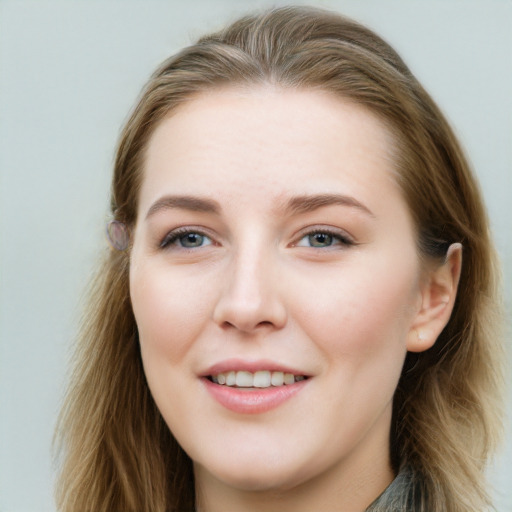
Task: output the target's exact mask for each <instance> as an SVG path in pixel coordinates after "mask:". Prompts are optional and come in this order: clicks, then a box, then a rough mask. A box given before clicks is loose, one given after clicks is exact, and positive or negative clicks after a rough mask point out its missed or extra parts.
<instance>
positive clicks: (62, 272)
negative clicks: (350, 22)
mask: <svg viewBox="0 0 512 512" xmlns="http://www.w3.org/2000/svg"><path fill="white" fill-rule="evenodd" d="M282 3H283V2H268V1H265V0H262V1H242V0H223V1H212V0H210V1H207V0H202V1H199V0H195V1H194V0H188V1H183V2H182V1H179V0H174V1H156V0H152V1H140V0H139V1H121V0H118V1H112V0H111V1H105V0H103V1H93V0H89V1H73V0H67V1H61V2H55V1H53V2H50V1H45V0H43V1H41V0H39V1H32V2H22V1H6V0H0V171H1V174H0V180H1V181H0V208H1V210H0V230H1V231H0V235H1V236H0V265H1V266H0V393H1V394H0V511H2V512H11V511H14V512H19V511H37V512H42V511H51V510H54V506H53V502H52V480H53V471H52V465H51V457H50V443H51V436H52V430H53V427H54V421H55V417H56V414H57V411H58V408H59V401H60V399H61V396H62V393H63V387H64V386H63V384H64V378H65V368H66V360H67V357H68V355H69V347H70V343H71V340H72V339H73V335H74V332H75V328H76V323H77V319H78V316H79V311H80V305H79V298H80V296H81V294H82V291H83V289H84V286H85V284H86V283H87V280H88V276H89V275H90V272H91V269H92V268H93V265H94V261H95V258H96V255H97V253H98V249H99V248H100V247H101V246H104V244H105V242H104V238H103V225H104V221H105V218H106V217H105V212H106V208H107V200H108V189H109V180H110V172H111V163H112V159H113V148H114V146H115V143H116V139H117V135H118V132H119V128H120V126H121V124H122V122H123V120H124V119H125V118H126V115H127V113H128V111H129V109H130V108H131V106H132V104H133V102H134V99H135V97H136V96H137V94H138V93H139V90H140V88H141V87H142V85H143V83H144V82H145V80H146V79H147V77H148V75H149V74H150V73H151V72H152V71H153V69H154V68H155V66H156V65H157V64H158V63H159V62H160V61H162V60H163V59H164V58H165V57H167V56H168V55H169V54H171V53H172V52H174V51H176V50H177V49H179V48H180V47H181V46H184V45H185V44H188V43H189V42H191V41H192V40H194V39H195V38H196V37H197V36H199V35H200V34H202V33H203V32H205V31H209V30H212V29H215V28H218V27H220V26H221V25H222V24H223V23H224V22H225V21H227V20H230V19H233V18H234V17H236V16H237V15H239V14H241V13H243V12H246V11H247V10H250V9H255V8H258V7H261V6H269V5H272V4H273V5H280V4H282ZM299 3H302V2H299ZM309 3H311V4H314V5H320V6H324V7H330V8H334V9H336V10H339V11H341V12H343V13H345V14H348V15H350V16H353V17H354V18H356V19H358V20H359V21H362V22H364V23H366V24H368V25H369V26H370V27H372V28H374V29H376V30H377V32H379V33H380V34H381V35H383V36H384V37H385V38H386V39H388V40H389V41H390V42H391V43H392V44H393V45H394V46H395V47H396V48H397V49H398V50H399V52H400V53H401V54H402V55H403V57H404V58H405V60H406V61H407V62H408V63H409V65H410V66H411V68H412V70H413V71H414V72H415V73H416V74H417V76H418V77H419V78H420V80H421V81H422V82H423V83H424V85H425V86H426V87H427V89H428V90H429V91H430V92H431V94H432V95H433V97H434V98H435V99H436V100H437V102H438V103H439V105H440V106H441V108H442V109H443V110H444V111H445V112H446V114H447V116H448V118H449V119H450V120H451V122H452V123H453V125H454V126H455V129H456V132H457V133H458V134H459V136H460V138H461V140H462V141H463V144H464V146H465V147H466V149H467V151H468V153H469V155H470V158H471V160H472V162H473V164H474V167H475V169H476V172H477V174H478V176H479V178H480V180H481V184H482V188H483V191H484V194H485V197H486V200H487V204H488V207H489V212H490V215H491V219H492V226H493V229H494V233H495V236H496V240H497V244H498V248H499V250H500V253H501V257H502V261H503V265H504V271H505V278H506V279H505V280H506V290H507V303H508V311H509V312H510V309H511V308H510V304H511V302H512V301H511V297H512V295H511V290H512V272H511V268H512V265H511V263H512V221H511V219H512V216H511V215H510V203H511V199H512V149H511V148H512V3H511V1H509V0H479V1H471V0H461V1H455V0H436V1H434V0H429V1H427V0H401V1H399V0H393V1H391V0H374V1H373V0H372V1H370V0H359V1H357V0H352V1H349V0H346V1H343V0H338V1H335V0H332V1H316V2H315V1H314V0H313V1H311V2H309ZM509 348H510V346H509ZM509 354H510V350H509ZM509 401H510V399H509ZM509 409H510V407H509ZM507 428H508V429H509V430H510V427H507ZM491 474H492V480H493V482H494V483H495V486H496V495H497V504H498V510H499V511H502V512H506V511H511V510H512V490H511V484H512V443H511V435H510V432H509V435H508V440H507V444H506V445H505V447H504V448H503V450H502V452H501V456H500V458H499V459H498V461H497V462H496V464H495V466H494V467H493V468H492V469H491Z"/></svg>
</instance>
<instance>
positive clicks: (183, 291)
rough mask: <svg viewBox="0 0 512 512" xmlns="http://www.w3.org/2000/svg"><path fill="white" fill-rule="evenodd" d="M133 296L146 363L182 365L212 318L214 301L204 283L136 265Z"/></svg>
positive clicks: (152, 266)
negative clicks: (206, 321) (149, 359)
mask: <svg viewBox="0 0 512 512" xmlns="http://www.w3.org/2000/svg"><path fill="white" fill-rule="evenodd" d="M130 296H131V301H132V307H133V311H134V315H135V320H136V322H137V327H138V331H139V339H140V345H141V351H142V355H143V359H144V360H145V364H146V359H148V358H149V357H150V356H151V355H153V356H155V357H156V358H159V359H160V360H161V361H162V362H164V361H165V362H167V363H171V364H178V363H180V362H181V361H182V360H183V358H184V357H185V355H186V354H187V352H188V350H189V348H190V346H191V344H192V343H193V341H194V339H196V337H197V335H198V333H199V332H200V331H201V329H202V326H203V323H204V320H205V318H208V316H209V304H210V300H209V298H208V294H207V293H206V290H205V289H204V287H203V286H201V283H198V282H197V280H193V279H192V280H190V279H186V278H185V279H184V278H183V277H181V276H180V274H179V273H176V272H172V271H171V270H170V269H169V268H168V267H167V268H166V266H165V265H164V266H161V265H158V264H151V263H143V264H140V265H137V264H135V265H133V266H132V268H131V270H130Z"/></svg>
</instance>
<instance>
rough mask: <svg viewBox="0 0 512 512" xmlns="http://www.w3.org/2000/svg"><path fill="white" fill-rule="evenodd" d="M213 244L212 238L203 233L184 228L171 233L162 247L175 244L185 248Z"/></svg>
mask: <svg viewBox="0 0 512 512" xmlns="http://www.w3.org/2000/svg"><path fill="white" fill-rule="evenodd" d="M211 244H212V240H211V239H210V238H209V237H208V236H206V235H204V234H203V233H200V232H198V231H191V230H189V229H182V230H176V231H173V232H171V233H169V234H168V235H167V236H166V237H165V238H164V240H163V241H162V243H161V244H160V247H161V248H166V247H170V246H175V247H181V248H183V249H197V248H200V247H205V246H207V245H211Z"/></svg>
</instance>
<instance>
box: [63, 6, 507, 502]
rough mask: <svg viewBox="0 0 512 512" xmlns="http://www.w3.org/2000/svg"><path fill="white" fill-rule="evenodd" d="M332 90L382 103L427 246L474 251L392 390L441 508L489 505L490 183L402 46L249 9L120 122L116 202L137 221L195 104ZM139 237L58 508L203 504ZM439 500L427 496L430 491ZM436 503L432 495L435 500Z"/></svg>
mask: <svg viewBox="0 0 512 512" xmlns="http://www.w3.org/2000/svg"><path fill="white" fill-rule="evenodd" d="M263 83H272V84H274V85H276V86H279V87H282V88H285V89H286V88H306V89H310V90H311V89H313V90H315V89H318V90H322V91H329V92H331V93H332V94H335V95H338V96H341V97H343V98H348V99H350V100H352V101H354V102H355V103H357V104H359V105H362V106H363V107H365V108H367V109H369V110H370V111H371V112H373V113H374V114H375V115H377V116H379V117H380V118H381V119H383V120H384V122H385V123H386V125H387V127H388V128H389V130H390V131H391V132H392V133H393V134H394V138H395V140H396V147H395V148H394V151H395V155H394V156H395V160H396V177H397V181H398V182H399V184H400V186H401V188H402V191H403V194H404V197H405V198H406V200H407V202H408V205H409V208H410V211H411V212H412V215H413V218H414V220H415V222H416V226H417V230H418V252H419V254H420V256H421V257H422V258H424V259H425V260H432V259H436V260H442V259H443V258H444V256H445V255H446V250H447V248H448V246H449V245H450V244H451V243H453V242H460V243H462V245H463V247H464V258H463V259H464V262H463V268H462V275H461V279H460V284H459V292H458V299H457V300H456V303H455V307H454V311H453V314H452V317H451V319H450V321H449V323H448V325H447V326H446V328H445V329H444V331H443V332H442V334H441V335H440V337H439V338H438V340H437V342H436V343H435V345H434V347H433V348H431V349H430V350H428V351H426V352H423V353H420V354H408V356H407V358H406V361H405V365H404V369H403V372H402V376H401V379H400V382H399V385H398V389H397V391H396V395H395V398H394V416H393V424H392V438H391V442H390V446H391V459H392V463H393V465H394V468H395V470H396V471H399V470H400V468H402V467H404V466H405V465H407V466H408V467H412V468H413V469H414V471H415V472H416V474H418V475H421V481H422V484H421V485H422V487H423V491H424V492H423V493H422V494H423V495H424V496H425V497H427V496H428V500H429V501H428V510H429V512H436V511H443V510H449V511H461V512H462V511H467V510H483V509H484V508H486V507H487V506H488V505H489V503H490V502H489V498H488V495H487V492H486V487H485V479H484V477H483V471H484V469H485V465H486V461H487V460H488V457H489V455H490V454H491V453H492V451H493V449H494V448H495V442H496V440H497V437H498V434H499V425H500V407H499V405H500V402H499V396H500V393H499V391H500V386H501V378H502V374H501V366H500V357H501V344H500V332H499V329H498V326H499V325H500V320H501V319H500V315H499V312H500V310H501V307H500V306H501V305H500V303H499V294H498V271H497V266H496V258H495V253H494V250H493V245H492V241H491V239H490V235H489V225H488V220H487V215H486V212H485V209H484V207H483V204H482V200H481V195H480V192H479V188H478V185H477V184H476V182H475V179H474V177H473V175H472V173H471V171H470V169H469V166H468V163H467V161H466V159H465V157H464V155H463V153H462V151H461V149H460V146H459V144H458V142H457V140H456V138H455V136H454V134H453V132H452V130H451V129H450V127H449V126H448V123H447V122H446V121H445V119H444V117H443V115H442V114H441V113H440V111H439V110H438V108H437V107H436V105H435V104H434V102H433V101H432V99H431V98H430V97H429V96H428V94H427V93H426V92H425V91H424V89H423V88H422V86H421V85H420V84H419V83H418V81H417V80H416V79H415V77H414V76H413V75H412V73H411V72H410V71H409V69H408V68H407V67H406V65H405V64H404V62H403V61H402V60H401V58H400V57H399V56H398V55H397V54H396V52H395V51H394V50H393V49H392V48H391V47H390V46H389V45H388V44H387V43H386V42H384V41H383V40H382V39H381V38H379V37H378V36H377V35H375V34H374V33H373V32H371V31H370V30H368V29H366V28H364V27H362V26H361V25H359V24H357V23H355V22H353V21H351V20H348V19H346V18H344V17H341V16H339V15H337V14H334V13H331V12H327V11H323V10H318V9H312V8H306V7H287V8H281V9H274V10H270V11H266V12H264V13H262V14H258V15H254V16H248V17H245V18H242V19H240V20H238V21H236V22H235V23H233V24H232V25H230V26H229V27H227V28H226V29H225V30H222V31H220V32H218V33H215V34H212V35H209V36H206V37H203V38H202V39H200V40H199V41H198V42H197V44H195V45H193V46H190V47H188V48H185V49H184V50H183V51H181V52H180V53H178V54H177V55H175V56H173V57H171V58H170V59H169V60H167V61H166V62H165V63H164V64H163V65H162V66H161V67H160V68H159V69H158V70H157V72H156V73H155V74H154V75H153V76H152V77H151V79H150V81H149V83H148V84H147V86H146V87H145V89H144V90H143V92H142V95H141V97H140V100H139V102H138V104H137V106H136V108H135V109H134V111H133V113H132V115H131V117H130V118H129V120H128V122H127V123H126V126H125V127H124V130H123V132H122V134H121V138H120V143H119V147H118V151H117V157H116V162H115V169H114V178H113V185H112V196H111V213H112V215H113V217H114V218H116V219H117V220H120V221H122V222H124V223H125V224H126V225H127V226H128V227H131V226H133V225H134V223H135V222H136V212H137V200H138V191H139V188H140V183H141V180H142V177H143V168H144V151H145V148H146V146H147V143H148V140H149V139H150V137H151V135H152V133H153V131H154V130H155V127H156V126H157V125H158V123H159V122H160V121H161V120H162V119H163V118H164V117H165V116H168V115H169V114H170V113H171V112H172V111H173V110H174V109H176V108H178V107H179V105H180V104H181V103H182V102H185V101H190V100H193V98H194V95H196V94H199V93H201V92H202V91H205V90H208V89H211V88H214V87H220V86H222V85H225V84H235V85H249V86H251V85H255V84H263ZM129 258H130V250H129V249H128V250H127V251H125V252H119V251H110V252H109V253H108V254H106V255H105V257H104V260H103V262H102V264H101V266H100V268H99V271H98V274H97V277H96V279H95V281H94V283H93V286H92V291H91V295H90V302H89V304H88V307H87V309H86V311H85V315H84V320H83V325H82V328H81V331H80V336H79V339H78V343H77V347H76V354H75V361H74V366H73V373H72V379H71V384H70V387H69V390H68V394H67V398H66V401H65V404H64V406H63V409H62V412H61V415H60V418H59V423H58V430H57V434H56V436H57V441H58V446H59V447H60V449H61V451H60V453H61V455H62V466H61V472H60V478H59V481H58V486H57V503H58V507H59V510H65V511H70V512H71V511H73V512H75V511H94V512H99V511H109V512H111V511H118V510H123V511H137V512H141V511H147V512H158V511H162V512H163V511H166V510H167V511H169V510H173V511H178V510H179V511H192V510H193V509H194V479H193V472H192V465H191V461H190V459H189V458H188V457H187V455H186V454H185V453H184V452H183V451H182V449H181V448H180V447H179V445H178V444H177V442H176V441H175V439H174V438H173V436H172V434H171V433H170V431H169V429H168V428H167V426H166V425H165V423H164V421H163V419H162V417H161V416H160V413H159V411H158V410H157V408H156V406H155V403H154V402H153V399H152V397H151V395H150V392H149V390H148V386H147V384H146V380H145V377H144V372H143V368H142V363H141V357H140V353H139V347H138V339H137V326H136V323H135V319H134V316H133V312H132V308H131V304H130V297H129V281H128V279H129V278H128V269H129V265H130V261H129ZM425 499H426V498H425ZM426 503H427V502H426V501H423V502H422V503H421V504H420V507H421V508H420V509H421V510H427V508H426V507H427V505H426Z"/></svg>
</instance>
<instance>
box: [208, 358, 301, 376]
mask: <svg viewBox="0 0 512 512" xmlns="http://www.w3.org/2000/svg"><path fill="white" fill-rule="evenodd" d="M262 370H263V371H265V370H266V371H270V372H283V373H292V374H293V375H304V376H305V377H308V376H309V375H308V374H307V373H306V372H304V371H302V370H298V369H297V368H293V367H291V366H287V365H284V364H281V363H278V362H276V361H271V360H268V359H259V360H255V361H247V360H244V359H236V358H233V359H225V360H224V361H219V362H218V363H215V364H213V365H211V366H210V367H208V368H207V369H206V370H205V371H203V372H201V373H200V376H201V377H208V376H210V375H218V374H219V373H226V372H230V371H246V372H251V373H255V372H257V371H262Z"/></svg>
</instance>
